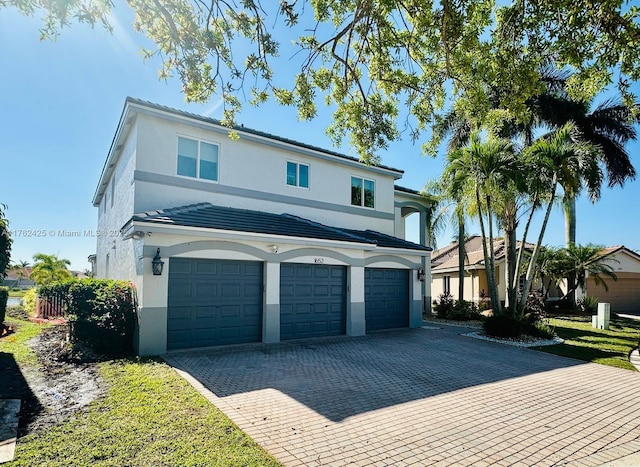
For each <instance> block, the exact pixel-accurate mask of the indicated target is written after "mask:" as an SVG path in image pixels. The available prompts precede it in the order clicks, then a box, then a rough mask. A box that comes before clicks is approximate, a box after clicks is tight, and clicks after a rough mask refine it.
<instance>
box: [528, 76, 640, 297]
mask: <svg viewBox="0 0 640 467" xmlns="http://www.w3.org/2000/svg"><path fill="white" fill-rule="evenodd" d="M568 77H569V76H568V75H567V76H566V77H564V78H563V80H561V82H562V83H561V84H562V85H561V86H559V87H558V88H557V89H556V92H555V93H547V94H544V95H541V96H539V97H538V100H539V104H540V105H539V107H538V116H539V118H540V119H541V121H544V122H545V123H546V124H547V125H549V126H551V127H552V128H559V127H561V126H562V125H564V124H566V123H567V122H573V124H574V125H575V127H576V129H577V130H578V132H577V133H576V136H575V137H576V141H584V142H588V143H591V144H593V145H594V146H596V147H597V148H598V149H599V151H598V159H599V161H600V163H601V164H602V165H603V166H604V168H605V171H606V175H607V179H608V185H609V187H614V186H616V185H619V186H622V185H623V184H624V183H625V182H626V181H627V180H633V179H635V177H636V171H635V169H634V167H633V165H632V164H631V160H630V157H629V153H628V152H627V150H626V149H625V144H626V143H628V142H629V141H634V140H635V139H636V138H637V132H636V129H635V127H634V124H635V123H636V122H638V121H640V120H639V118H640V117H639V116H637V115H634V113H633V109H632V108H629V107H628V106H626V105H624V104H622V103H621V102H620V101H618V100H607V101H605V102H603V103H601V104H600V105H599V106H597V107H596V108H595V110H593V111H590V109H591V108H592V107H593V101H591V102H579V101H574V100H571V99H570V98H569V97H568V96H567V93H566V91H565V90H564V87H565V85H566V80H567V79H568ZM633 107H635V108H636V110H637V109H638V108H640V104H637V103H636V104H634V106H633ZM578 194H579V193H578V192H565V195H564V198H563V205H564V214H565V243H566V246H567V247H569V246H570V245H572V244H575V242H576V197H577V195H578ZM568 281H569V283H573V282H574V281H575V277H573V276H570V277H568ZM569 300H570V302H571V304H572V305H575V294H574V293H573V292H572V293H571V294H570V295H569Z"/></svg>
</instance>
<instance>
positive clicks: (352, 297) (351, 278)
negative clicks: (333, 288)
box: [347, 266, 366, 336]
mask: <svg viewBox="0 0 640 467" xmlns="http://www.w3.org/2000/svg"><path fill="white" fill-rule="evenodd" d="M347 287H348V293H347V300H348V302H347V335H348V336H364V335H365V333H366V322H365V314H364V266H351V267H350V268H349V275H348V278H347Z"/></svg>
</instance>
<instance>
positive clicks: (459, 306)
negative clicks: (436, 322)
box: [433, 294, 481, 321]
mask: <svg viewBox="0 0 640 467" xmlns="http://www.w3.org/2000/svg"><path fill="white" fill-rule="evenodd" d="M433 309H434V310H435V312H436V316H437V317H438V318H442V319H453V320H457V321H469V320H474V319H480V318H481V315H480V310H478V305H476V304H475V303H473V302H467V301H465V300H454V299H453V296H452V295H451V294H441V295H440V296H439V297H438V300H436V301H435V302H434V306H433Z"/></svg>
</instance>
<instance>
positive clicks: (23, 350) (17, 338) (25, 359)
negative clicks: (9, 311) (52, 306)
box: [0, 317, 48, 366]
mask: <svg viewBox="0 0 640 467" xmlns="http://www.w3.org/2000/svg"><path fill="white" fill-rule="evenodd" d="M4 322H5V324H7V325H9V326H11V327H13V330H14V333H13V334H10V335H8V336H6V337H4V338H3V339H2V340H0V352H5V353H10V354H13V358H15V360H16V362H18V363H19V364H21V365H31V366H37V364H38V359H37V357H36V354H35V353H34V352H33V350H31V349H30V348H29V347H28V346H27V345H26V342H27V341H28V340H29V339H31V338H33V337H35V336H37V335H38V333H40V331H41V330H42V329H44V328H45V327H47V326H48V325H46V324H36V323H32V322H31V321H23V320H21V319H16V318H9V317H7V318H6V319H5V320H4Z"/></svg>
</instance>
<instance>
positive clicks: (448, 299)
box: [433, 293, 454, 319]
mask: <svg viewBox="0 0 640 467" xmlns="http://www.w3.org/2000/svg"><path fill="white" fill-rule="evenodd" d="M453 304H454V301H453V296H452V295H451V294H450V293H443V294H440V295H439V296H438V300H436V301H435V302H434V305H433V309H434V311H435V312H436V316H437V317H438V318H443V319H446V318H447V316H448V315H449V314H450V313H451V311H452V310H453Z"/></svg>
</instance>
